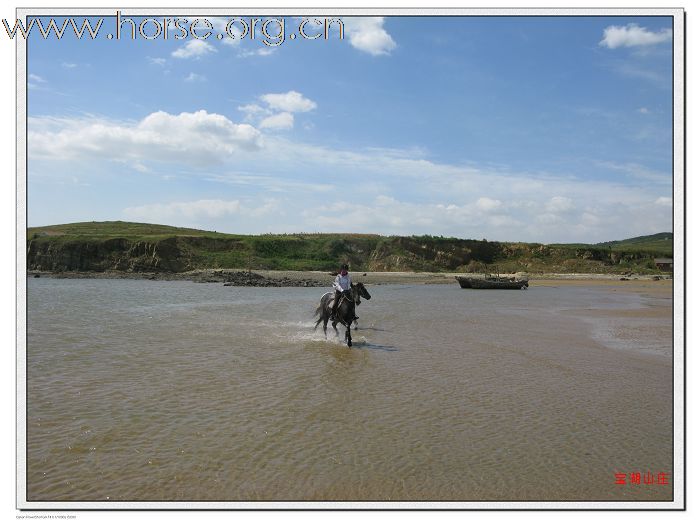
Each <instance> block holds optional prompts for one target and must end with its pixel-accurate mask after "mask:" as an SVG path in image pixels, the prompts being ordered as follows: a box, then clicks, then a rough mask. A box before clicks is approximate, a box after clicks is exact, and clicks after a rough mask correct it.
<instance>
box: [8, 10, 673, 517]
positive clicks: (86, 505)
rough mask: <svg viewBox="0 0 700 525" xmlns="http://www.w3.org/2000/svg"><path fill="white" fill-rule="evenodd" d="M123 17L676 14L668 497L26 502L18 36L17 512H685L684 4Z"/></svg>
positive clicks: (19, 48) (23, 58)
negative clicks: (654, 499) (642, 499)
mask: <svg viewBox="0 0 700 525" xmlns="http://www.w3.org/2000/svg"><path fill="white" fill-rule="evenodd" d="M116 11H117V9H107V8H17V9H16V17H17V18H18V19H22V20H24V19H26V17H27V16H44V15H56V16H79V17H86V16H103V17H112V16H115V13H116ZM119 11H121V14H122V15H123V16H154V15H163V16H169V15H170V16H173V15H183V14H186V15H188V16H248V15H260V16H265V15H269V16H349V15H357V16H361V15H370V16H371V15H375V16H376V15H378V14H381V15H385V16H400V15H412V16H484V15H488V16H524V15H527V16H562V17H564V16H672V17H673V76H674V78H673V227H674V230H673V234H674V237H673V238H674V247H673V254H674V282H673V322H674V335H673V359H674V361H673V363H674V366H673V385H674V392H673V396H674V408H673V421H674V428H673V432H674V449H673V454H674V465H673V469H674V470H673V476H672V479H673V492H674V499H673V501H672V502H664V501H661V502H632V501H631V502H619V501H612V502H600V501H596V502H586V501H582V502H578V501H561V502H551V501H540V502H530V501H527V502H490V501H485V502H471V501H463V502H459V501H458V502H441V501H434V502H420V501H416V502H369V501H367V502H344V501H337V502H336V501H327V502H298V501H293V502H286V501H279V502H267V501H265V502H231V501H221V502H137V501H134V502H34V501H32V502H28V501H27V500H26V489H27V487H26V468H27V458H26V437H27V436H26V421H25V411H26V399H27V398H26V394H27V392H26V366H27V362H26V336H27V333H26V322H27V301H26V299H27V288H26V286H27V269H26V267H27V264H26V246H27V238H26V237H27V223H26V211H27V170H26V168H27V149H26V140H27V120H26V111H27V97H26V95H27V82H26V81H27V79H26V67H27V45H26V41H25V40H24V39H22V38H16V79H17V85H16V96H17V99H16V100H17V104H16V108H17V114H16V115H17V117H16V130H17V136H16V140H17V141H16V161H17V176H16V188H17V201H16V204H17V216H16V217H17V236H16V250H17V261H16V262H17V275H16V278H17V286H16V292H17V302H16V321H17V332H16V334H17V335H16V380H17V390H16V394H17V407H16V423H17V443H16V447H17V448H16V457H17V468H16V482H17V485H16V490H17V492H16V505H17V509H20V510H57V509H61V510H66V509H70V510H87V509H94V510H114V509H129V510H177V509H188V510H192V509H199V510H207V509H210V510H214V509H216V510H221V509H305V510H309V509H319V510H321V509H397V510H399V509H404V510H408V509H455V510H456V509H499V510H506V509H523V510H524V509H544V510H548V509H550V510H565V509H569V510H582V509H597V510H605V509H610V510H612V509H615V510H624V509H629V510H647V509H648V510H682V509H685V494H686V492H685V491H686V473H685V424H686V421H685V363H686V359H685V11H684V10H683V9H680V8H678V9H668V8H663V9H656V8H618V9H589V8H563V9H535V8H533V9H529V8H508V9H482V8H479V9H459V8H455V9H440V8H438V9H418V8H410V9H401V8H385V7H380V8H376V9H372V8H361V9H360V8H358V9H335V8H327V7H326V8H279V9H273V8H250V7H241V8H232V9H222V8H208V9H196V8H195V9H191V8H184V7H183V8H119Z"/></svg>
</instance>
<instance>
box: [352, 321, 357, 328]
mask: <svg viewBox="0 0 700 525" xmlns="http://www.w3.org/2000/svg"><path fill="white" fill-rule="evenodd" d="M353 322H354V323H355V330H357V319H355V320H354V321H353Z"/></svg>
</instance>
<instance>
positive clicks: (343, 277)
mask: <svg viewBox="0 0 700 525" xmlns="http://www.w3.org/2000/svg"><path fill="white" fill-rule="evenodd" d="M349 269H350V268H349V267H348V265H347V264H343V265H342V266H341V267H340V272H339V273H338V275H337V276H336V277H335V281H333V288H335V298H334V299H333V309H332V311H331V318H332V319H335V315H336V313H338V304H339V303H340V298H341V297H342V296H343V295H345V296H346V297H347V299H348V300H349V301H352V297H351V290H352V279H350V274H349V273H348V270H349ZM355 319H357V317H355Z"/></svg>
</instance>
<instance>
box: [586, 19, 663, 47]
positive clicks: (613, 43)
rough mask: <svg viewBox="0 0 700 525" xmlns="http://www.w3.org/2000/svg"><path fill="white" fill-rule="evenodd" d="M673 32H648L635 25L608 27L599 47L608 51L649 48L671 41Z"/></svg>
mask: <svg viewBox="0 0 700 525" xmlns="http://www.w3.org/2000/svg"><path fill="white" fill-rule="evenodd" d="M672 36H673V32H672V31H671V30H670V29H668V28H667V29H661V30H659V31H650V30H648V29H647V28H645V27H640V26H638V25H637V24H627V25H626V26H608V27H606V28H605V30H604V31H603V39H602V40H601V41H600V42H599V45H601V46H603V47H607V48H608V49H615V48H618V47H635V46H650V45H654V44H660V43H662V42H666V41H668V40H671V38H672Z"/></svg>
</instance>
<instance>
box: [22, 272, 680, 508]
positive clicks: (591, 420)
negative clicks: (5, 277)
mask: <svg viewBox="0 0 700 525" xmlns="http://www.w3.org/2000/svg"><path fill="white" fill-rule="evenodd" d="M323 291H325V290H319V289H289V288H287V289H284V288H282V289H266V288H262V289H256V288H235V287H223V286H221V285H217V284H195V283H187V282H150V281H130V280H123V281H122V280H57V279H40V280H39V279H30V280H29V281H28V303H29V306H28V320H29V324H28V326H29V328H28V351H27V364H28V392H29V394H28V407H27V435H28V440H27V441H28V442H27V450H28V457H27V482H28V498H29V500H107V499H108V498H109V500H110V501H115V500H250V499H267V500H285V499H294V500H314V499H332V500H338V499H359V500H367V499H373V500H386V499H394V500H396V499H403V500H450V499H456V500H465V499H466V500H484V499H487V500H488V499H495V500H502V499H514V500H518V499H534V500H539V499H564V500H572V499H574V500H575V499H583V500H590V499H614V500H618V499H645V500H649V499H669V498H670V497H671V495H672V493H671V490H672V488H671V487H672V485H667V486H629V485H628V486H625V487H620V486H616V485H615V484H614V480H615V478H614V472H615V471H623V472H624V471H636V470H639V469H644V470H647V469H648V470H650V471H654V472H661V471H664V472H671V452H672V434H671V406H672V404H671V403H672V396H671V394H672V393H671V367H670V352H671V334H672V332H671V317H670V308H669V307H668V304H667V302H665V301H664V300H663V299H658V298H653V297H641V296H638V295H635V294H612V293H610V291H609V290H605V289H596V288H575V289H572V288H567V287H566V286H561V287H559V288H549V289H547V288H536V287H533V288H532V289H530V290H528V291H524V292H514V293H513V292H508V293H493V292H489V291H476V290H470V291H465V290H461V289H459V288H458V287H456V286H454V287H452V286H440V285H438V286H418V287H405V286H404V287H402V286H382V287H377V288H375V289H374V290H371V293H372V300H371V301H363V303H362V305H361V307H360V309H359V310H358V314H359V315H360V317H361V320H360V322H361V325H360V330H359V331H353V338H354V339H355V345H354V346H353V347H352V348H348V347H347V346H345V344H344V343H343V341H342V335H341V338H340V339H338V338H336V337H335V335H334V334H333V332H332V330H331V331H330V332H329V337H328V339H327V340H326V339H325V338H324V336H323V332H322V331H321V330H319V331H316V332H314V331H313V324H314V319H313V311H314V309H315V305H316V304H317V302H318V297H319V296H320V295H321V293H322V292H323ZM396 304H401V311H400V312H398V311H396V309H395V308H394V307H393V306H392V305H396ZM639 312H645V314H644V317H643V319H642V318H641V317H639V316H640V315H641V314H639ZM640 319H641V320H642V321H640ZM363 325H364V326H363ZM331 334H333V335H331ZM671 479H672V476H671Z"/></svg>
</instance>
